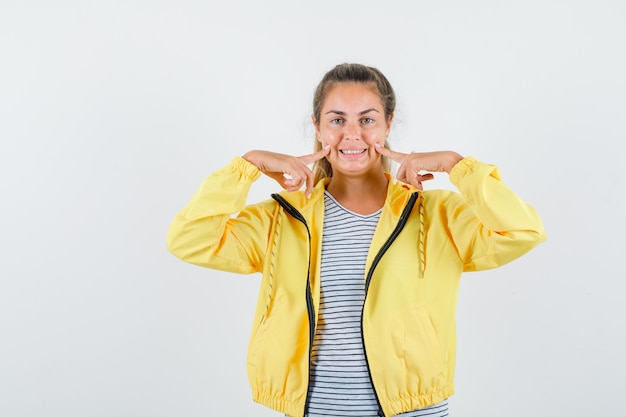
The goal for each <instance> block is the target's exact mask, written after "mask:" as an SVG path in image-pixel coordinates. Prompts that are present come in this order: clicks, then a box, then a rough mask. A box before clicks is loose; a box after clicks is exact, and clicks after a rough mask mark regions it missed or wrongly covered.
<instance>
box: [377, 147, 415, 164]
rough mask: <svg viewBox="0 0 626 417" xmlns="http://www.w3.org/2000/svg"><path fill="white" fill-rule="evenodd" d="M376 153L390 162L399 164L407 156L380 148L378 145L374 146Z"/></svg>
mask: <svg viewBox="0 0 626 417" xmlns="http://www.w3.org/2000/svg"><path fill="white" fill-rule="evenodd" d="M375 147H376V151H378V153H380V154H381V155H383V156H386V157H387V158H389V159H391V160H392V161H395V162H397V163H399V164H401V163H402V161H404V157H406V155H407V154H405V153H402V152H396V151H392V150H391V149H387V148H385V147H384V146H381V145H380V144H379V143H377V144H376V146H375Z"/></svg>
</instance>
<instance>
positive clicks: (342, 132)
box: [313, 83, 391, 175]
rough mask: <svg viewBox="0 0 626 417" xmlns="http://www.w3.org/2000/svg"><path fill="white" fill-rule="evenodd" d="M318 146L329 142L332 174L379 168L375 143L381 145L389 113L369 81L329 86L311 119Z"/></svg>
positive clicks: (384, 136)
mask: <svg viewBox="0 0 626 417" xmlns="http://www.w3.org/2000/svg"><path fill="white" fill-rule="evenodd" d="M313 123H314V124H315V129H316V133H317V138H318V140H319V141H320V142H321V143H322V147H325V146H327V145H330V153H329V154H328V156H327V158H328V161H329V162H330V164H331V165H332V167H333V173H334V174H339V173H341V174H347V175H358V174H363V173H366V172H370V171H371V170H373V169H377V170H380V169H381V168H382V165H381V160H380V154H379V153H378V152H376V149H375V148H374V144H375V143H379V144H380V146H384V144H385V140H386V139H387V135H388V134H389V129H390V128H391V117H390V118H389V120H387V119H385V110H384V108H383V104H382V102H381V99H380V96H379V95H378V93H377V92H376V88H375V87H374V86H373V85H371V84H361V83H338V84H335V85H334V86H332V87H331V88H330V90H329V91H328V93H327V95H326V100H325V101H324V104H323V105H322V109H321V111H320V119H319V121H316V120H313Z"/></svg>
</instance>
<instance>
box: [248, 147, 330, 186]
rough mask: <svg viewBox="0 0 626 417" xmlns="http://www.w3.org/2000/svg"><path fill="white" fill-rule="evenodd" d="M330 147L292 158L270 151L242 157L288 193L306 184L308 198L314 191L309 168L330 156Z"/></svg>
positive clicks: (311, 172) (251, 152)
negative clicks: (310, 165)
mask: <svg viewBox="0 0 626 417" xmlns="http://www.w3.org/2000/svg"><path fill="white" fill-rule="evenodd" d="M329 150H330V147H329V146H327V147H326V148H324V149H322V150H321V151H318V152H315V153H312V154H308V155H302V156H291V155H285V154H281V153H275V152H269V151H258V150H257V151H250V152H247V153H246V154H245V155H243V156H242V158H243V159H245V160H246V161H248V162H250V163H251V164H253V165H254V166H256V167H257V168H258V169H259V171H261V172H262V173H264V174H265V175H267V176H268V177H270V178H273V179H274V180H275V181H276V182H277V183H279V184H280V186H281V187H283V188H284V189H286V190H287V191H296V190H299V189H300V187H302V185H303V184H306V189H305V194H306V196H307V197H309V196H310V195H311V192H312V191H313V187H314V186H315V184H313V171H311V169H310V168H309V167H308V166H307V165H309V164H312V163H313V162H315V161H317V160H318V159H322V158H324V157H325V156H326V155H328V152H329Z"/></svg>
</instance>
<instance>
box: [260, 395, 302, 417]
mask: <svg viewBox="0 0 626 417" xmlns="http://www.w3.org/2000/svg"><path fill="white" fill-rule="evenodd" d="M252 400H253V401H254V402H255V403H258V404H261V405H264V406H265V407H268V408H271V409H272V410H276V411H279V412H281V413H283V414H287V415H289V416H293V417H297V416H303V415H304V403H294V402H291V401H287V400H286V399H284V398H276V397H273V396H272V395H270V394H268V393H264V392H253V393H252Z"/></svg>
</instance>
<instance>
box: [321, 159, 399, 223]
mask: <svg viewBox="0 0 626 417" xmlns="http://www.w3.org/2000/svg"><path fill="white" fill-rule="evenodd" d="M387 185H388V180H387V177H386V176H385V175H384V173H383V171H382V170H381V171H379V172H377V173H374V174H369V175H361V176H355V177H351V176H345V175H340V174H339V175H337V174H335V175H333V177H332V179H331V180H330V182H329V183H328V185H327V187H326V191H328V192H329V193H330V194H331V195H332V196H333V197H334V198H335V200H337V201H338V202H339V203H340V204H341V205H342V206H344V207H345V208H347V209H349V210H351V211H354V212H355V213H359V214H370V213H373V212H375V211H376V210H378V209H380V208H381V207H382V206H383V204H384V203H385V198H386V197H387Z"/></svg>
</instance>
